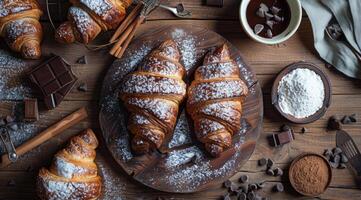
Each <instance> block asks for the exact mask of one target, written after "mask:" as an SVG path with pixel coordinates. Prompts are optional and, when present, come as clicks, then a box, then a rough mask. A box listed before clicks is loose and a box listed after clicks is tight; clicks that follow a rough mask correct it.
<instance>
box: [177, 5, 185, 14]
mask: <svg viewBox="0 0 361 200" xmlns="http://www.w3.org/2000/svg"><path fill="white" fill-rule="evenodd" d="M176 8H177V12H178V13H181V12H184V5H183V4H182V3H179V4H178V5H177V6H176Z"/></svg>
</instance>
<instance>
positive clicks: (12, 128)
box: [9, 123, 19, 131]
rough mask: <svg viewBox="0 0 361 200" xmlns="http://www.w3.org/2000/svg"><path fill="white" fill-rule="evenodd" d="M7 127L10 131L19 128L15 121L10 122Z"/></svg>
mask: <svg viewBox="0 0 361 200" xmlns="http://www.w3.org/2000/svg"><path fill="white" fill-rule="evenodd" d="M9 128H10V129H11V130H12V131H17V130H18V129H19V126H18V125H17V124H16V123H11V124H10V125H9Z"/></svg>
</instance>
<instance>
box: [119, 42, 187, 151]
mask: <svg viewBox="0 0 361 200" xmlns="http://www.w3.org/2000/svg"><path fill="white" fill-rule="evenodd" d="M179 60H180V52H179V50H178V47H177V44H176V43H175V42H174V41H172V40H167V41H165V42H163V43H162V44H161V45H160V46H159V47H158V48H157V49H155V50H153V51H152V52H151V53H150V54H149V55H148V57H147V58H146V59H145V61H144V62H143V64H142V65H140V66H139V67H138V69H137V70H136V71H135V72H133V73H131V74H129V75H127V76H126V77H125V78H124V82H123V83H122V87H121V92H120V95H119V96H120V98H121V100H122V101H123V102H124V106H125V107H126V108H127V110H128V111H129V113H130V118H129V122H128V129H129V130H130V132H131V133H132V136H133V138H132V142H131V146H132V149H133V150H134V151H135V152H136V153H147V152H149V151H152V150H155V149H159V147H160V146H161V145H162V144H163V142H164V139H165V138H166V136H171V135H170V134H172V133H173V130H174V126H175V124H176V120H177V115H178V110H179V104H180V103H181V102H182V101H183V99H184V97H185V95H186V84H185V83H184V81H183V80H182V79H183V77H184V75H185V69H184V67H183V66H182V65H181V64H180V63H179Z"/></svg>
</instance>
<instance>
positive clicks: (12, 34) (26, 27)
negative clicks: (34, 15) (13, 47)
mask: <svg viewBox="0 0 361 200" xmlns="http://www.w3.org/2000/svg"><path fill="white" fill-rule="evenodd" d="M4 31H5V33H4V35H6V41H7V42H8V43H10V44H11V43H13V42H14V41H15V40H16V39H17V38H19V37H20V36H22V35H25V34H27V35H32V34H34V33H36V32H37V31H38V30H37V28H36V26H34V25H33V24H31V22H30V21H29V19H26V18H25V19H18V20H13V21H11V22H10V23H7V24H6V25H5V27H4Z"/></svg>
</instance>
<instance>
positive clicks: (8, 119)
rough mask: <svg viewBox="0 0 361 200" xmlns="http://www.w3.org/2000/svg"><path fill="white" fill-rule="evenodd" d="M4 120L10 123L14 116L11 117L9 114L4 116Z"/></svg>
mask: <svg viewBox="0 0 361 200" xmlns="http://www.w3.org/2000/svg"><path fill="white" fill-rule="evenodd" d="M5 120H6V123H11V122H14V121H15V119H14V117H12V116H10V115H8V116H6V118H5Z"/></svg>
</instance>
